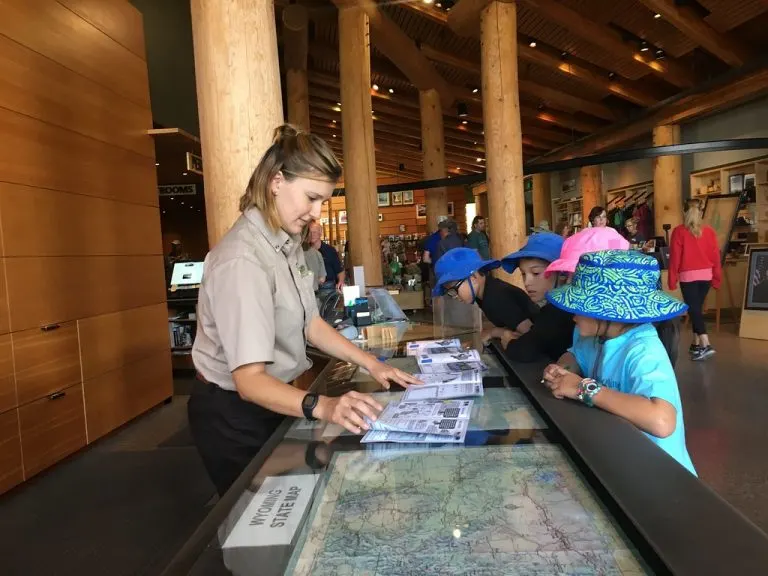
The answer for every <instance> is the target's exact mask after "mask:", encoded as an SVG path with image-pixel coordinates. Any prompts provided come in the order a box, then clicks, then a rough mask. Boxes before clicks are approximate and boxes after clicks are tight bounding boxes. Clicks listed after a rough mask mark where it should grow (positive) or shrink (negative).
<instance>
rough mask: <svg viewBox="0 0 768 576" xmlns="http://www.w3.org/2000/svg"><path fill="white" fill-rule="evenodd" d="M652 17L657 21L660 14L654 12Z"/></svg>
mask: <svg viewBox="0 0 768 576" xmlns="http://www.w3.org/2000/svg"><path fill="white" fill-rule="evenodd" d="M653 17H654V18H655V19H656V20H659V19H660V18H661V14H659V13H658V12H656V14H654V15H653Z"/></svg>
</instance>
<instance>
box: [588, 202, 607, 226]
mask: <svg viewBox="0 0 768 576" xmlns="http://www.w3.org/2000/svg"><path fill="white" fill-rule="evenodd" d="M589 223H590V224H591V225H592V227H593V228H605V227H606V226H608V213H607V212H606V211H605V208H603V207H602V206H595V207H594V208H592V210H590V211H589Z"/></svg>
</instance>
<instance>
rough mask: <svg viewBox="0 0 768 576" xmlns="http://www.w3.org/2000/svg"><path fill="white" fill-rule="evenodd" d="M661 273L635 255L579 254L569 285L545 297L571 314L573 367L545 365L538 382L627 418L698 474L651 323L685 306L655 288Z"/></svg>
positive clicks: (614, 252)
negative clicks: (572, 316)
mask: <svg viewBox="0 0 768 576" xmlns="http://www.w3.org/2000/svg"><path fill="white" fill-rule="evenodd" d="M659 275H660V272H659V264H658V262H657V261H656V259H655V258H652V257H650V256H646V255H645V254H641V253H640V252H634V251H625V250H605V251H602V252H593V253H590V254H584V255H583V256H582V257H581V258H580V260H579V264H578V266H577V267H576V271H575V273H574V275H573V279H572V281H571V283H570V284H569V285H567V286H564V287H562V288H557V289H555V290H552V291H551V292H549V293H547V300H549V302H550V303H551V304H553V305H554V306H557V307H558V308H560V309H562V310H566V311H568V312H571V313H573V314H574V322H575V323H576V327H577V335H576V337H575V339H574V342H573V346H572V347H571V348H570V350H569V352H570V353H571V354H572V355H573V360H574V361H573V363H572V368H573V370H572V371H570V370H567V369H566V368H564V367H563V366H560V365H557V364H550V365H549V366H547V368H546V369H545V370H544V380H543V382H544V383H545V384H546V385H547V387H548V388H549V389H550V390H551V391H552V394H553V395H554V396H555V397H556V398H571V399H573V400H580V401H581V402H583V403H584V404H586V405H587V406H595V407H597V408H601V409H603V410H606V411H608V412H611V413H613V414H616V415H617V416H621V417H622V418H626V419H627V420H629V421H630V422H632V424H634V425H635V426H637V427H638V428H640V429H641V430H642V431H643V432H645V433H646V434H647V435H648V437H649V438H650V439H651V440H652V441H653V442H655V443H656V444H657V445H658V446H659V447H660V448H662V449H663V450H664V451H666V452H667V453H668V454H669V455H670V456H672V457H673V458H674V459H675V460H677V461H678V462H679V463H680V464H681V465H682V466H683V467H685V468H686V469H688V470H689V471H690V472H691V473H692V474H694V475H695V474H696V470H695V469H694V467H693V463H692V462H691V458H690V456H689V455H688V450H687V448H686V446H685V428H684V424H683V410H682V405H681V402H680V392H679V390H678V388H677V380H676V378H675V373H674V370H673V369H672V364H671V362H670V360H669V356H668V354H667V352H666V350H665V349H664V346H663V345H662V343H661V341H660V340H659V337H658V335H657V333H656V329H655V328H654V327H653V324H651V323H652V322H659V321H662V320H667V319H669V318H673V317H675V316H679V315H680V314H682V313H683V312H685V310H686V309H687V308H688V307H687V306H686V305H685V304H683V303H682V302H680V301H679V300H676V299H675V298H672V297H671V296H669V295H668V294H666V293H665V292H663V291H661V290H658V289H657V285H658V280H659Z"/></svg>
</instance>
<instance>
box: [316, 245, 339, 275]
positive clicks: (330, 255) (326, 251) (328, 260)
mask: <svg viewBox="0 0 768 576" xmlns="http://www.w3.org/2000/svg"><path fill="white" fill-rule="evenodd" d="M320 255H321V256H322V257H323V263H324V264H325V281H326V282H328V283H330V282H332V283H333V284H336V279H337V277H338V275H339V274H340V273H341V272H342V271H343V268H342V267H341V259H340V258H339V253H338V252H336V248H334V247H333V246H329V245H328V244H326V243H325V242H320Z"/></svg>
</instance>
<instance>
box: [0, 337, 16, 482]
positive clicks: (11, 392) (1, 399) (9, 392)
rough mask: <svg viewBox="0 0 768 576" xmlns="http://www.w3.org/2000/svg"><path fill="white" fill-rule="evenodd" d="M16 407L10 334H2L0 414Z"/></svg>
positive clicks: (0, 346)
mask: <svg viewBox="0 0 768 576" xmlns="http://www.w3.org/2000/svg"><path fill="white" fill-rule="evenodd" d="M16 406H18V399H17V397H16V378H15V377H14V374H13V347H12V345H11V336H10V334H3V335H2V336H0V414H2V413H3V412H6V411H8V410H10V409H12V408H16ZM0 441H2V438H0ZM1 473H2V472H0V474H1Z"/></svg>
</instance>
